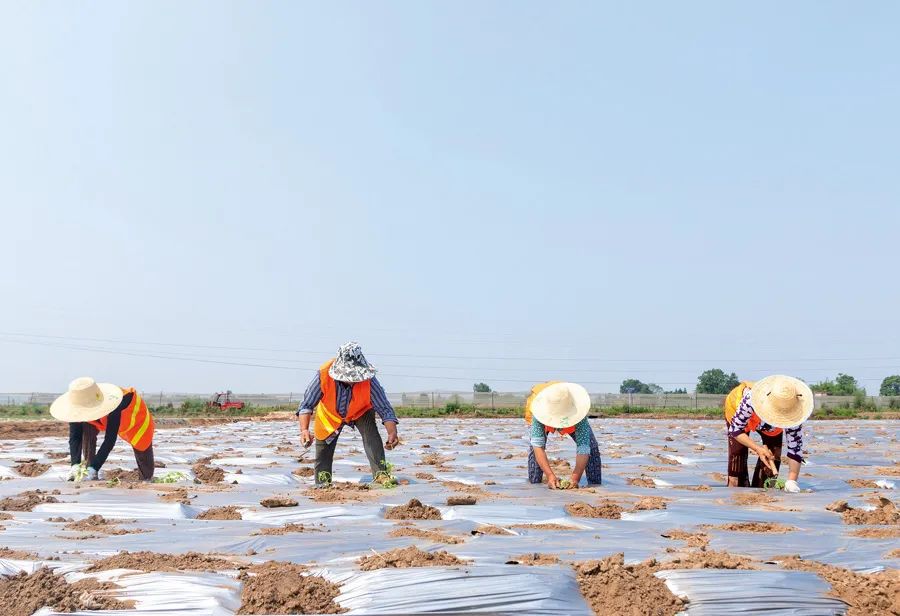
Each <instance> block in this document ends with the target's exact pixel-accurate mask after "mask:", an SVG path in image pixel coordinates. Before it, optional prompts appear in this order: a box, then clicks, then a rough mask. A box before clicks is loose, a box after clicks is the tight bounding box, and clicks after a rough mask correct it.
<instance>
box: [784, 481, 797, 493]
mask: <svg viewBox="0 0 900 616" xmlns="http://www.w3.org/2000/svg"><path fill="white" fill-rule="evenodd" d="M784 491H785V492H791V493H792V494H796V493H797V492H799V491H800V484H798V483H797V482H796V481H794V480H793V479H788V480H787V481H785V482H784Z"/></svg>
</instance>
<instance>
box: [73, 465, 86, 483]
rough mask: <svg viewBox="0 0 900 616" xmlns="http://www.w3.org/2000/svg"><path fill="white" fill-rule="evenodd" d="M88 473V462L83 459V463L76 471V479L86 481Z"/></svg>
mask: <svg viewBox="0 0 900 616" xmlns="http://www.w3.org/2000/svg"><path fill="white" fill-rule="evenodd" d="M87 474H88V469H87V462H85V461H84V460H82V461H81V464H79V465H78V470H76V471H75V481H84V479H85V477H87Z"/></svg>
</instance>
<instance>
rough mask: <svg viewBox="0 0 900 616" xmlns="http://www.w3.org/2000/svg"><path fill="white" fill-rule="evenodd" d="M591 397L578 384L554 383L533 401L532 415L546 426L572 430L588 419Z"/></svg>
mask: <svg viewBox="0 0 900 616" xmlns="http://www.w3.org/2000/svg"><path fill="white" fill-rule="evenodd" d="M590 410H591V395H590V394H589V393H588V392H587V390H586V389H585V388H584V387H582V386H581V385H578V384H576V383H554V384H553V385H548V386H547V387H545V388H544V389H542V390H541V391H540V392H539V393H538V394H537V395H536V396H535V397H534V400H532V401H531V414H532V415H533V416H534V417H536V418H537V420H538V421H539V422H541V423H542V424H544V425H545V426H550V427H551V428H556V429H557V430H559V429H561V428H570V427H572V426H574V425H575V424H577V423H578V422H579V421H581V420H582V419H584V418H585V417H587V414H588V411H590Z"/></svg>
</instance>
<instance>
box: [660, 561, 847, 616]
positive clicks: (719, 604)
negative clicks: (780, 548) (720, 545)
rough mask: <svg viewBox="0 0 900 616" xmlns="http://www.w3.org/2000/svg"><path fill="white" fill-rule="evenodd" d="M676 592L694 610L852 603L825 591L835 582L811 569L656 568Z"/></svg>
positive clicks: (713, 615) (801, 613) (818, 614)
mask: <svg viewBox="0 0 900 616" xmlns="http://www.w3.org/2000/svg"><path fill="white" fill-rule="evenodd" d="M656 576H657V577H660V578H662V579H664V580H665V581H666V585H667V586H668V587H669V589H670V590H671V591H672V592H673V593H674V594H676V595H679V596H681V597H687V598H688V599H689V600H690V603H689V604H688V605H687V606H686V609H685V610H684V613H685V614H687V615H688V616H720V615H721V614H759V613H765V614H767V615H768V614H773V615H779V616H824V615H826V614H844V613H845V612H846V611H847V604H846V603H844V602H843V601H839V600H838V599H834V598H832V597H826V596H825V594H826V593H827V592H828V591H829V590H831V587H830V586H829V585H828V584H827V583H826V582H825V581H824V580H822V578H820V577H819V576H817V575H815V574H813V573H808V572H806V571H743V570H731V569H676V570H671V571H660V572H658V573H656Z"/></svg>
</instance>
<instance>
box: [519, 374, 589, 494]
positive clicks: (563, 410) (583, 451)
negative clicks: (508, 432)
mask: <svg viewBox="0 0 900 616" xmlns="http://www.w3.org/2000/svg"><path fill="white" fill-rule="evenodd" d="M590 408H591V396H590V394H588V392H587V390H586V389H585V388H584V387H582V386H581V385H576V384H575V383H562V382H559V381H550V382H548V383H541V384H540V385H535V386H534V387H532V388H531V395H530V396H528V399H527V400H526V401H525V422H526V423H527V424H529V426H530V431H529V440H530V443H531V444H530V446H529V448H528V481H530V482H531V483H541V481H542V480H543V477H544V475H545V474H546V475H547V487H548V488H550V489H551V490H555V489H557V488H560V487H565V486H564V485H563V486H561V485H560V480H559V479H558V478H557V476H556V474H555V473H554V472H553V469H552V468H550V461H549V460H548V459H547V452H546V451H545V447H546V445H547V435H548V434H552V433H554V432H556V433H558V434H560V435H569V436H571V437H572V440H574V441H575V469H574V470H573V471H572V475H571V477H569V482H570V487H573V488H574V487H576V486H577V485H578V482H579V481H581V476H582V475H583V474H587V481H588V483H601V479H602V470H601V464H600V448H599V447H598V446H597V439H596V438H595V437H594V431H593V430H591V426H590V424H588V419H587V414H588V411H589V410H590Z"/></svg>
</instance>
